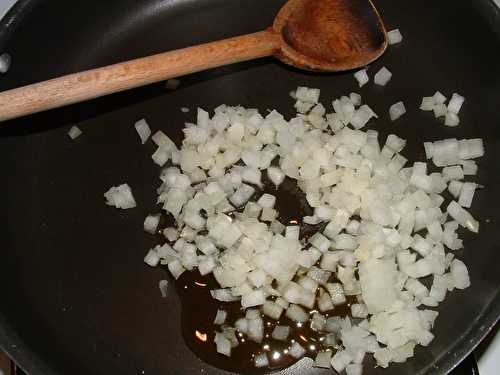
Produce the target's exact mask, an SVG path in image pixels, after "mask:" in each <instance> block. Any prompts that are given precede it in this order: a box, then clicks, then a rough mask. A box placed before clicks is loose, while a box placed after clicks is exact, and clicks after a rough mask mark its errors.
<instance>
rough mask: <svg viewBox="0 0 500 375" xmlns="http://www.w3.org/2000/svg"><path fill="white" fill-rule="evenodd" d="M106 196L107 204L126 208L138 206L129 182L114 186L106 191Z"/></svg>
mask: <svg viewBox="0 0 500 375" xmlns="http://www.w3.org/2000/svg"><path fill="white" fill-rule="evenodd" d="M104 198H106V204H107V205H109V206H115V207H116V208H121V209H124V210H126V209H129V208H134V207H136V206H137V203H136V202H135V199H134V196H133V195H132V190H131V189H130V186H128V184H122V185H119V186H116V187H115V186H113V187H112V188H110V189H109V190H108V191H107V192H106V193H104Z"/></svg>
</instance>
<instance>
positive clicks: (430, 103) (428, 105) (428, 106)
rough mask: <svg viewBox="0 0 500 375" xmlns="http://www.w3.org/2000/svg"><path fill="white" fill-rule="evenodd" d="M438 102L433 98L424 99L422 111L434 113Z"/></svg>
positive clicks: (421, 106)
mask: <svg viewBox="0 0 500 375" xmlns="http://www.w3.org/2000/svg"><path fill="white" fill-rule="evenodd" d="M435 105H436V102H435V100H434V98H433V97H432V96H426V97H423V98H422V103H421V104H420V109H421V110H422V111H432V110H434V106H435Z"/></svg>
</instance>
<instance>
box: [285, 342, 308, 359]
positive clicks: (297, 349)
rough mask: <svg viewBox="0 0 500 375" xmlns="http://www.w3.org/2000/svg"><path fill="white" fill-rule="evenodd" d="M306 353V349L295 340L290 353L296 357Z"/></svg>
mask: <svg viewBox="0 0 500 375" xmlns="http://www.w3.org/2000/svg"><path fill="white" fill-rule="evenodd" d="M304 354H306V350H305V349H304V348H303V347H302V346H301V345H300V344H299V343H298V342H297V341H295V342H294V343H293V344H292V346H291V348H290V350H288V355H289V356H290V357H293V358H295V359H299V358H301V357H303V356H304Z"/></svg>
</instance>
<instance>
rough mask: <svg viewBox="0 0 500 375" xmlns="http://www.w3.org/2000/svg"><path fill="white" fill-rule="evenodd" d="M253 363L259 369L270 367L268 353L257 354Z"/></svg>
mask: <svg viewBox="0 0 500 375" xmlns="http://www.w3.org/2000/svg"><path fill="white" fill-rule="evenodd" d="M253 363H254V365H255V367H257V368H261V367H267V366H269V360H268V359H267V354H266V353H261V354H257V355H256V356H255V357H254V359H253Z"/></svg>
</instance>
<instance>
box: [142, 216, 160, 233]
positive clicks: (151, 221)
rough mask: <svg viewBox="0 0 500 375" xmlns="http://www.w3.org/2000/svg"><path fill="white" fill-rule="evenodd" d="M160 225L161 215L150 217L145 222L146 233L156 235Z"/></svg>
mask: <svg viewBox="0 0 500 375" xmlns="http://www.w3.org/2000/svg"><path fill="white" fill-rule="evenodd" d="M158 224H160V215H149V216H147V217H146V219H145V220H144V231H145V232H148V233H151V234H155V233H156V231H157V229H158Z"/></svg>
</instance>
